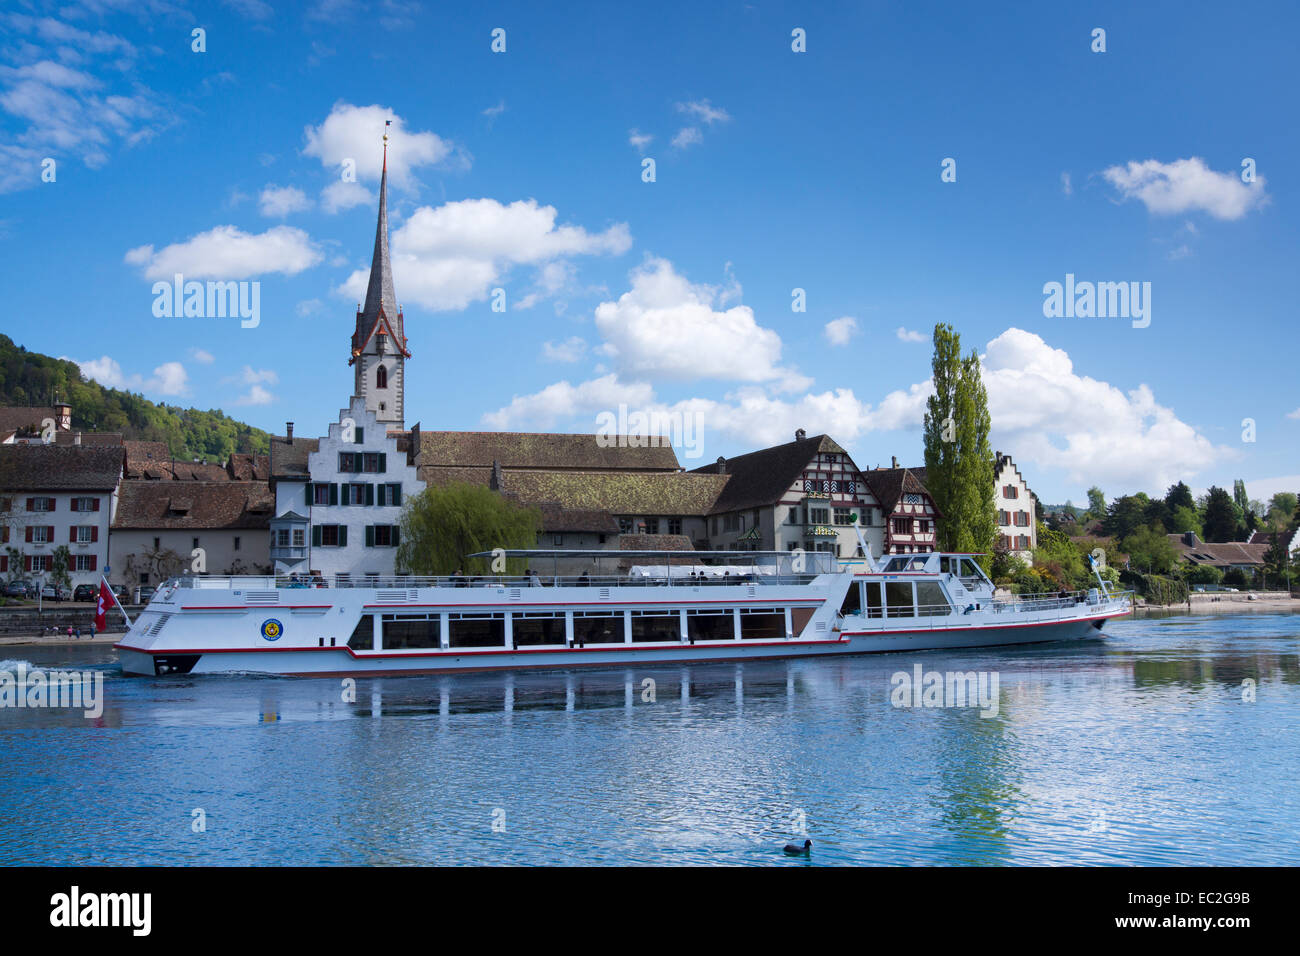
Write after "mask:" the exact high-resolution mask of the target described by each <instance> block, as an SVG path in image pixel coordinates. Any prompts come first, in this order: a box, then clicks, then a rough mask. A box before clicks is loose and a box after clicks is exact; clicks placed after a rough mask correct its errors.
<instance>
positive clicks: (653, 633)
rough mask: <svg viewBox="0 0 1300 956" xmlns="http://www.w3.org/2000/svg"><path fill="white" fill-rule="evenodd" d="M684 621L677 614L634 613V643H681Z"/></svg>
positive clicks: (656, 612) (657, 612)
mask: <svg viewBox="0 0 1300 956" xmlns="http://www.w3.org/2000/svg"><path fill="white" fill-rule="evenodd" d="M681 639H682V620H681V618H680V617H679V616H678V615H676V614H664V613H662V612H659V611H633V612H632V640H633V641H680V640H681Z"/></svg>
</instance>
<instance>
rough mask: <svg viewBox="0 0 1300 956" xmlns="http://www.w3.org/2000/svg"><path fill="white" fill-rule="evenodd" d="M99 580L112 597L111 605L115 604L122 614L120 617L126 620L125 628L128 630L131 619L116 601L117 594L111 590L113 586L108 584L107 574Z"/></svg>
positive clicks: (102, 575)
mask: <svg viewBox="0 0 1300 956" xmlns="http://www.w3.org/2000/svg"><path fill="white" fill-rule="evenodd" d="M99 580H100V581H101V582H102V583H103V585H104V587H106V588H108V593H109V594H110V595H111V596H112V598H113V603H114V604H116V605H117V609H118V610H119V611H121V612H122V617H124V618H125V619H126V626H127V627H128V628H129V627H130V626H131V617H130V615H128V614H127V613H126V608H124V607H122V602H121V601H119V600H118V599H117V592H116V591H114V590H113V586H112V585H111V584H109V583H108V575H107V573H105V574H101V575H100V576H99Z"/></svg>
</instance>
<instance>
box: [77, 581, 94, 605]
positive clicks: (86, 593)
mask: <svg viewBox="0 0 1300 956" xmlns="http://www.w3.org/2000/svg"><path fill="white" fill-rule="evenodd" d="M98 594H99V585H97V584H78V585H77V586H76V587H75V588H73V589H72V600H74V601H93V600H95V598H96V597H97V596H98Z"/></svg>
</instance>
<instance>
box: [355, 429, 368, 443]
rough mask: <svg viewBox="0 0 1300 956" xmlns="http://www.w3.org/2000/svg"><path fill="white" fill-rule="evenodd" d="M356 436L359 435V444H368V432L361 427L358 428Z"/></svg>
mask: <svg viewBox="0 0 1300 956" xmlns="http://www.w3.org/2000/svg"><path fill="white" fill-rule="evenodd" d="M356 435H357V444H358V445H364V444H365V443H366V430H365V429H364V428H362V427H360V426H357V430H356Z"/></svg>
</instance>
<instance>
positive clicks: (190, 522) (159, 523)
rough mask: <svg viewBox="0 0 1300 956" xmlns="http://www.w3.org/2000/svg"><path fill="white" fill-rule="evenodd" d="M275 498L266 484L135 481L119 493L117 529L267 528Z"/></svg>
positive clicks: (252, 482) (122, 488)
mask: <svg viewBox="0 0 1300 956" xmlns="http://www.w3.org/2000/svg"><path fill="white" fill-rule="evenodd" d="M274 512H275V499H274V498H273V497H272V495H271V491H270V486H269V485H268V484H267V483H266V482H265V481H230V480H226V481H204V482H196V483H194V484H180V483H177V482H162V481H149V480H132V481H124V482H122V486H121V488H120V489H119V491H118V499H117V515H116V517H115V518H114V519H113V527H114V528H117V529H130V528H135V529H152V528H162V529H188V528H193V529H200V528H209V529H221V528H248V529H254V530H256V529H263V528H267V527H269V525H270V520H271V516H272V515H273V514H274Z"/></svg>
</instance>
